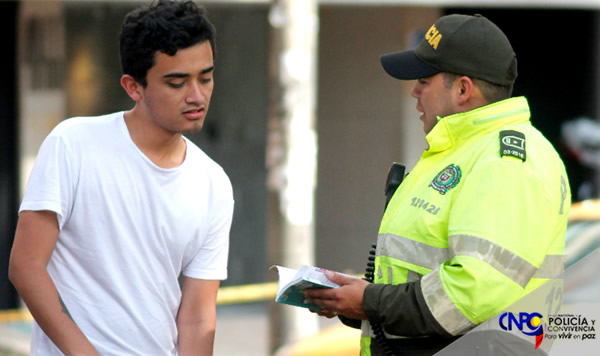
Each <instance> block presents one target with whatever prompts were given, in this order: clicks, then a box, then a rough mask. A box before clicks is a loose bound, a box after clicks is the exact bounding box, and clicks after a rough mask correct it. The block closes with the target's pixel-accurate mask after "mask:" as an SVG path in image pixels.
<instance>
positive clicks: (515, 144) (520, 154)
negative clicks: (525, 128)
mask: <svg viewBox="0 0 600 356" xmlns="http://www.w3.org/2000/svg"><path fill="white" fill-rule="evenodd" d="M500 156H501V157H502V156H512V157H516V158H518V159H520V160H522V161H525V159H526V158H527V155H526V152H525V135H524V134H523V133H522V132H519V131H514V130H503V131H500Z"/></svg>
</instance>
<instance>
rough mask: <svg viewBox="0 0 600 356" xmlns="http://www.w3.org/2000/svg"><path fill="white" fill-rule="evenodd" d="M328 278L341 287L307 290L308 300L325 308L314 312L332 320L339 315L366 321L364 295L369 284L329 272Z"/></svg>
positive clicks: (327, 273) (305, 293)
mask: <svg viewBox="0 0 600 356" xmlns="http://www.w3.org/2000/svg"><path fill="white" fill-rule="evenodd" d="M326 276H327V278H329V279H330V280H331V281H333V282H335V283H337V284H339V285H340V287H338V288H331V289H307V290H305V291H304V295H305V296H306V299H308V300H309V301H310V302H312V303H314V304H315V305H317V306H319V307H321V308H323V309H324V310H321V311H313V312H315V313H317V314H319V315H321V316H325V317H327V318H332V317H334V316H336V315H338V314H341V315H343V316H345V317H348V318H352V319H360V320H365V319H367V316H366V315H365V312H364V311H363V306H362V303H363V294H364V292H365V288H366V287H367V285H369V282H367V281H365V280H363V279H359V278H351V277H346V276H343V275H340V274H338V273H335V272H331V271H327V272H326Z"/></svg>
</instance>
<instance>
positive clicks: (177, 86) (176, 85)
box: [167, 83, 183, 88]
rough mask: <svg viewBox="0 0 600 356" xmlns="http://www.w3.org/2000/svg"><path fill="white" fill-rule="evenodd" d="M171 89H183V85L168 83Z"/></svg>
mask: <svg viewBox="0 0 600 356" xmlns="http://www.w3.org/2000/svg"><path fill="white" fill-rule="evenodd" d="M167 84H168V85H169V86H170V87H171V88H181V87H183V83H167Z"/></svg>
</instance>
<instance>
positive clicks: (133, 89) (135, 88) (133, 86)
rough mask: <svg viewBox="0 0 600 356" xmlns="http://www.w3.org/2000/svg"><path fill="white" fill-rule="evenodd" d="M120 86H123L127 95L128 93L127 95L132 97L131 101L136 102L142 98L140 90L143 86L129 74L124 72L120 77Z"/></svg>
mask: <svg viewBox="0 0 600 356" xmlns="http://www.w3.org/2000/svg"><path fill="white" fill-rule="evenodd" d="M121 86H122V87H123V89H125V91H126V92H127V95H129V97H130V98H131V99H133V101H136V102H137V101H140V100H142V91H143V89H144V88H143V87H142V85H141V84H140V83H138V82H137V81H136V80H135V79H133V77H132V76H131V75H129V74H124V75H123V76H122V77H121Z"/></svg>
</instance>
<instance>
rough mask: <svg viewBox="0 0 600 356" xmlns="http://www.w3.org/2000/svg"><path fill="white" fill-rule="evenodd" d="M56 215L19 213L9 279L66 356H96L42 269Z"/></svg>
mask: <svg viewBox="0 0 600 356" xmlns="http://www.w3.org/2000/svg"><path fill="white" fill-rule="evenodd" d="M58 233H59V230H58V222H57V219H56V214H55V213H53V212H50V211H23V212H21V214H20V216H19V221H18V223H17V230H16V233H15V240H14V243H13V247H12V251H11V255H10V263H9V272H8V273H9V278H10V280H11V282H12V283H13V285H14V286H15V288H16V289H17V291H18V292H19V294H20V295H21V297H22V298H23V301H24V302H25V304H26V305H27V307H28V308H29V311H30V312H31V314H32V315H33V317H34V319H35V320H36V322H37V323H38V325H39V326H40V327H41V328H42V330H44V332H45V333H46V335H48V337H49V338H50V339H51V340H52V342H54V344H55V345H56V346H57V347H58V348H59V349H60V350H61V351H62V352H63V353H65V354H66V355H98V352H97V351H96V350H95V349H94V347H93V346H92V344H91V343H90V342H89V340H88V339H87V338H86V337H85V335H84V334H83V333H82V332H81V330H80V329H79V327H77V325H75V323H74V322H73V320H72V319H71V316H70V314H69V312H68V310H67V309H66V307H65V304H64V303H63V301H62V299H61V297H60V295H59V294H58V291H57V289H56V285H55V284H54V282H53V281H52V279H51V278H50V275H49V274H48V271H47V269H46V266H47V265H48V261H49V260H50V256H51V255H52V252H53V251H54V248H55V246H56V241H57V240H58Z"/></svg>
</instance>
